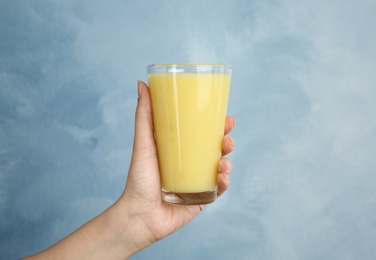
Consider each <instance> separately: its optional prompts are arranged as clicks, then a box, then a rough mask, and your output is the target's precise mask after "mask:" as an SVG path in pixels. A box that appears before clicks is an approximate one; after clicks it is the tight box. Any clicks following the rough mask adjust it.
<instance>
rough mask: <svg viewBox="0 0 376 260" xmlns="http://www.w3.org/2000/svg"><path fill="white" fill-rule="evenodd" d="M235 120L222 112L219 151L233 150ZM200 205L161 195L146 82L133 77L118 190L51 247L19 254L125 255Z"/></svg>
mask: <svg viewBox="0 0 376 260" xmlns="http://www.w3.org/2000/svg"><path fill="white" fill-rule="evenodd" d="M234 125H235V120H234V119H233V118H232V117H227V118H226V126H225V132H224V135H225V136H224V138H223V150H222V155H223V156H225V155H226V154H228V153H230V152H232V150H233V149H234V140H233V139H232V138H231V137H229V136H227V134H228V133H229V132H230V131H231V130H232V128H233V127H234ZM231 169H232V164H231V161H230V160H229V159H227V158H224V157H223V158H222V159H221V160H220V161H219V164H218V196H220V195H222V194H223V193H224V192H225V191H226V189H227V188H228V187H229V185H230V179H229V177H228V174H229V173H230V171H231ZM204 207H205V206H204V205H191V206H189V205H188V206H186V205H172V204H168V203H165V202H163V201H162V198H161V186H160V180H159V169H158V159H157V152H156V146H155V142H154V130H153V118H152V112H151V102H150V94H149V88H148V86H147V85H146V84H145V83H144V82H141V81H139V82H138V103H137V109H136V119H135V136H134V146H133V154H132V160H131V164H130V168H129V172H128V179H127V182H126V186H125V189H124V192H123V194H122V195H121V196H120V198H119V199H118V200H117V201H116V202H115V203H114V204H113V205H112V206H110V207H109V208H108V209H107V210H105V211H104V212H102V213H101V214H100V215H98V216H96V217H95V218H94V219H92V220H90V221H89V222H87V223H86V224H84V225H83V226H82V227H80V228H79V229H77V230H76V231H74V232H73V233H72V234H70V235H69V236H67V237H66V238H64V239H63V240H61V241H59V242H57V243H56V244H54V245H53V246H51V247H50V248H47V249H46V250H44V251H42V252H40V253H38V254H35V255H33V256H29V257H26V258H24V259H57V260H58V259H81V260H82V259H128V258H129V257H130V256H132V255H134V254H135V253H137V252H139V251H140V250H142V249H144V248H146V247H148V246H150V245H152V244H153V243H155V242H157V241H159V240H160V239H162V238H164V237H166V236H168V235H170V234H172V233H173V232H175V231H176V230H178V229H180V228H181V227H183V226H184V225H186V224H187V223H188V222H189V221H191V220H192V219H193V218H194V217H195V216H196V215H197V214H198V213H200V212H201V211H202V210H203V209H204Z"/></svg>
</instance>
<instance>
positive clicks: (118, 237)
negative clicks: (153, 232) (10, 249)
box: [25, 201, 150, 260]
mask: <svg viewBox="0 0 376 260" xmlns="http://www.w3.org/2000/svg"><path fill="white" fill-rule="evenodd" d="M145 228H146V227H145V226H144V224H143V223H142V221H140V219H138V218H137V216H134V215H132V214H130V213H129V212H128V209H127V205H125V203H124V202H123V201H117V202H116V203H115V204H114V205H112V206H111V207H110V208H108V209H107V210H106V211H104V212H103V213H101V214H100V215H98V216H97V217H95V218H94V219H92V220H91V221H89V222H87V223H86V224H85V225H83V226H82V227H80V228H79V229H78V230H76V231H75V232H73V233H72V234H70V235H69V236H67V237H66V238H64V239H63V240H61V241H60V242H58V243H56V244H55V245H53V246H51V247H50V248H48V249H46V250H44V251H42V252H40V253H39V254H36V255H33V256H30V257H27V258H25V259H28V260H29V259H30V260H33V259H57V260H59V259H128V258H129V257H130V256H131V255H133V254H135V253H136V252H138V251H139V250H141V249H143V248H145V247H146V246H148V245H150V242H149V241H148V240H147V239H145V238H144V237H143V236H142V234H145V233H147V230H144V229H145Z"/></svg>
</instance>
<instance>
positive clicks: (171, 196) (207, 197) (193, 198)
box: [162, 189, 217, 205]
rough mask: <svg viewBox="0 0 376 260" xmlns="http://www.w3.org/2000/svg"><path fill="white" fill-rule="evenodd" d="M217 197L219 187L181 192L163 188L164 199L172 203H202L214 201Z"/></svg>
mask: <svg viewBox="0 0 376 260" xmlns="http://www.w3.org/2000/svg"><path fill="white" fill-rule="evenodd" d="M216 198H217V189H215V190H211V191H205V192H198V193H180V192H171V191H167V190H165V189H162V199H163V200H164V201H165V202H167V203H171V204H179V205H202V204H209V203H212V202H214V201H215V199H216Z"/></svg>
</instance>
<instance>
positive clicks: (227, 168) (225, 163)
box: [218, 158, 232, 174]
mask: <svg viewBox="0 0 376 260" xmlns="http://www.w3.org/2000/svg"><path fill="white" fill-rule="evenodd" d="M231 170H232V163H231V161H230V160H229V159H227V158H222V159H221V160H220V161H219V164H218V172H221V173H225V174H229V173H230V172H231Z"/></svg>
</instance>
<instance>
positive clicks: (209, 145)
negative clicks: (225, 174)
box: [148, 73, 231, 193]
mask: <svg viewBox="0 0 376 260" xmlns="http://www.w3.org/2000/svg"><path fill="white" fill-rule="evenodd" d="M148 77H149V87H150V93H151V100H152V107H153V117H154V131H155V136H156V144H157V150H158V161H159V169H160V172H161V183H162V188H163V189H164V190H167V191H170V192H179V193H198V192H205V191H213V190H215V189H216V188H217V173H218V162H219V160H220V158H221V156H222V139H223V135H224V126H225V119H226V113H227V103H228V96H229V89H230V80H231V75H230V74H225V73H223V74H220V73H151V74H149V75H148Z"/></svg>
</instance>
